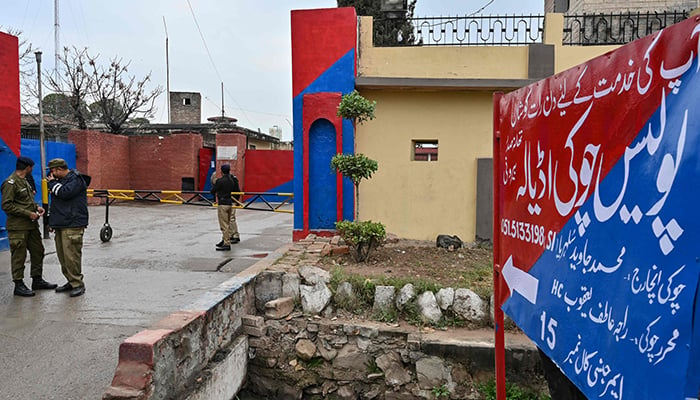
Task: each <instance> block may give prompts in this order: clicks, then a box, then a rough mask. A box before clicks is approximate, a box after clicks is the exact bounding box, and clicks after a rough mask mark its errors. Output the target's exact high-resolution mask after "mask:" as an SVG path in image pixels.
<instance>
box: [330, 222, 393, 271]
mask: <svg viewBox="0 0 700 400" xmlns="http://www.w3.org/2000/svg"><path fill="white" fill-rule="evenodd" d="M335 229H336V230H337V231H338V234H339V235H340V237H341V238H343V240H344V241H345V243H346V244H347V245H348V248H349V249H350V253H351V254H352V256H353V257H354V258H355V261H357V262H366V261H367V260H368V259H369V255H370V254H371V253H372V250H374V249H376V248H377V247H379V246H381V245H382V244H383V242H384V238H386V230H385V229H384V225H383V224H382V223H380V222H372V221H360V222H357V221H338V222H336V223H335Z"/></svg>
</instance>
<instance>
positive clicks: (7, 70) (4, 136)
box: [0, 32, 21, 251]
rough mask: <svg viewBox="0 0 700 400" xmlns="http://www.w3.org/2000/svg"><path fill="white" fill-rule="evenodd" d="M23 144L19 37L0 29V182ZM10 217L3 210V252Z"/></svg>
mask: <svg viewBox="0 0 700 400" xmlns="http://www.w3.org/2000/svg"><path fill="white" fill-rule="evenodd" d="M20 145H21V139H20V103H19V47H18V40H17V37H16V36H12V35H8V34H5V33H2V32H0V182H2V180H4V179H5V178H7V177H8V176H9V175H10V174H11V173H12V171H14V170H15V161H16V160H17V157H19V155H20ZM6 220H7V217H6V216H5V213H3V212H2V211H0V251H2V250H7V249H8V248H9V245H8V242H7V232H6V231H5V221H6Z"/></svg>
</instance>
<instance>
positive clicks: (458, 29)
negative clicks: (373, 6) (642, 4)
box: [374, 11, 688, 47]
mask: <svg viewBox="0 0 700 400" xmlns="http://www.w3.org/2000/svg"><path fill="white" fill-rule="evenodd" d="M686 18H688V12H687V11H665V12H637V13H632V12H627V13H608V14H583V15H565V16H564V32H563V40H562V43H563V44H565V45H574V46H596V45H621V44H625V43H629V42H631V41H633V40H636V39H639V38H641V37H644V36H647V35H649V34H652V33H654V32H657V31H659V30H661V29H663V28H665V27H667V26H669V25H672V24H675V23H677V22H680V21H682V20H684V19H686ZM543 33H544V16H542V15H513V16H464V17H421V18H408V19H377V20H375V21H374V45H375V46H377V47H398V46H513V45H518V46H520V45H528V44H531V43H542V35H543Z"/></svg>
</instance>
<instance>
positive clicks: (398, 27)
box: [337, 0, 418, 46]
mask: <svg viewBox="0 0 700 400" xmlns="http://www.w3.org/2000/svg"><path fill="white" fill-rule="evenodd" d="M417 1H418V0H407V10H406V15H405V16H403V17H398V18H386V16H385V15H384V13H383V12H382V2H381V0H337V4H338V7H355V11H356V12H357V15H362V16H371V17H374V45H375V46H412V45H414V44H416V43H415V42H416V39H415V34H414V33H413V24H412V23H411V19H412V18H413V13H414V11H415V9H416V2H417Z"/></svg>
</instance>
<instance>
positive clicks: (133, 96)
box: [90, 58, 163, 133]
mask: <svg viewBox="0 0 700 400" xmlns="http://www.w3.org/2000/svg"><path fill="white" fill-rule="evenodd" d="M129 64H130V62H127V63H126V64H124V63H123V61H122V60H121V59H117V58H113V59H112V60H111V61H110V64H109V67H108V68H106V69H105V68H104V67H102V66H99V65H97V63H96V62H95V60H94V59H93V60H91V61H90V66H91V67H92V73H91V75H92V83H93V85H94V89H93V92H92V96H93V98H94V100H95V105H96V107H97V109H98V110H99V111H98V113H99V118H100V120H101V122H102V123H104V124H105V125H106V126H107V128H108V129H109V131H110V132H113V133H119V132H121V130H122V128H123V126H124V124H125V123H126V122H127V121H128V120H129V118H131V117H133V116H139V115H140V116H143V117H146V118H148V117H152V116H153V113H154V112H155V110H156V107H155V100H156V99H157V97H158V96H159V95H160V94H161V93H163V87H161V86H157V87H156V88H155V89H153V90H151V91H147V90H146V84H147V83H148V81H150V79H151V74H150V73H149V74H148V75H146V77H145V78H143V79H141V80H138V79H136V77H135V76H129V75H128V67H129Z"/></svg>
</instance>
